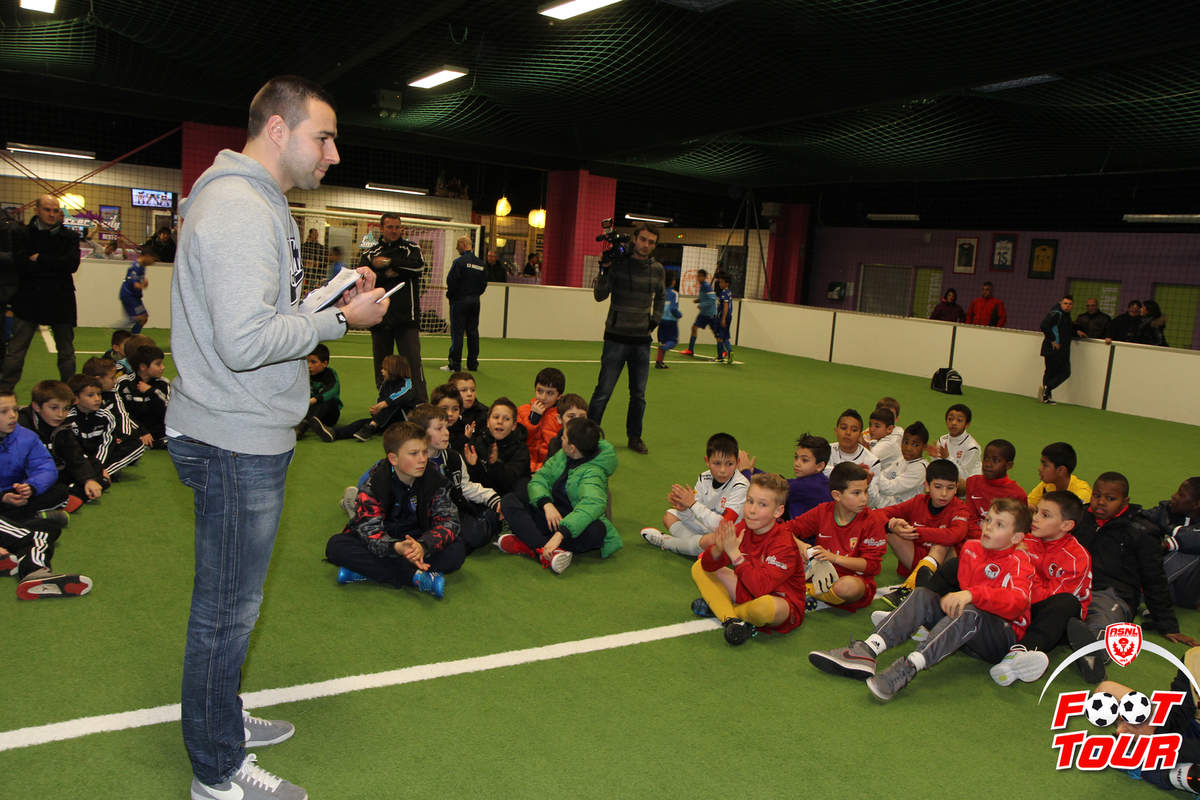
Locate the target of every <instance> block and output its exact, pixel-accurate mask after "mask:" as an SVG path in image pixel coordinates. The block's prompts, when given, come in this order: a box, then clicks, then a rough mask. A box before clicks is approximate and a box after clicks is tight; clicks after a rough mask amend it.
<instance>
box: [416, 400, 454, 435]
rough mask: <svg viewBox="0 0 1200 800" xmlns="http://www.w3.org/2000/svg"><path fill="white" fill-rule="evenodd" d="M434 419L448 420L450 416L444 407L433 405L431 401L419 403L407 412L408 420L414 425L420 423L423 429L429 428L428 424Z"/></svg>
mask: <svg viewBox="0 0 1200 800" xmlns="http://www.w3.org/2000/svg"><path fill="white" fill-rule="evenodd" d="M435 419H440V420H442V421H443V422H449V421H450V416H449V415H448V414H447V413H446V409H444V408H441V407H440V406H435V405H434V404H433V403H421V405H419V406H417V407H416V408H414V409H413V410H412V411H410V412H409V413H408V421H409V422H411V423H412V424H414V425H420V426H421V430H425V431H427V430H429V425H430V424H431V423H432V422H433V421H434V420H435Z"/></svg>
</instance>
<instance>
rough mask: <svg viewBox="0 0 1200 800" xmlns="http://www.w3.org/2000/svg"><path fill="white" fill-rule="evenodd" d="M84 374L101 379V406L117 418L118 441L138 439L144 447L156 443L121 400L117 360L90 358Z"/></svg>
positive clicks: (84, 368)
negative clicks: (117, 387) (118, 391)
mask: <svg viewBox="0 0 1200 800" xmlns="http://www.w3.org/2000/svg"><path fill="white" fill-rule="evenodd" d="M83 374H84V375H87V376H89V377H92V378H95V379H96V380H98V381H100V399H101V406H100V407H101V408H103V409H105V410H107V411H108V412H109V413H110V414H112V415H113V418H114V419H116V421H117V430H116V433H115V434H114V436H115V437H116V440H117V441H118V442H124V441H125V440H126V439H136V440H137V441H138V442H140V444H141V445H142V447H149V446H151V445H152V444H154V437H153V436H152V435H150V434H149V433H147V432H146V431H144V430H142V429H141V428H140V427H139V426H138V424H137V423H136V422H134V421H133V418H132V417H130V416H129V410H128V409H127V408H125V402H124V401H123V400H121V395H120V394H118V393H117V391H116V386H117V383H118V379H117V365H116V362H114V361H113V360H112V359H110V358H89V359H88V360H87V361H85V362H84V364H83Z"/></svg>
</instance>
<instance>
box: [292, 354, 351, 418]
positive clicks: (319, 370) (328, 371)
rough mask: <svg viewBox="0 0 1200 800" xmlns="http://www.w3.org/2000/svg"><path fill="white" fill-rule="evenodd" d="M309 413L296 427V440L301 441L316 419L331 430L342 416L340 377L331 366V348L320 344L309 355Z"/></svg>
mask: <svg viewBox="0 0 1200 800" xmlns="http://www.w3.org/2000/svg"><path fill="white" fill-rule="evenodd" d="M306 360H307V362H308V412H307V413H305V415H304V419H302V420H300V424H299V425H297V426H296V438H297V439H299V438H301V437H302V436H304V434H305V433H306V432H308V429H309V427H311V426H312V420H313V419H314V418H316V419H319V420H321V424H322V425H324V426H325V427H326V428H330V427H332V426H334V425H336V424H337V421H338V417H340V416H341V415H342V387H341V384H340V383H338V375H337V373H336V372H334V371H333V367H331V366H329V348H328V347H326V346H325V345H323V344H318V345H317V346H316V347H314V348H313V351H312V352H311V353H309V354H308V358H307V359H306Z"/></svg>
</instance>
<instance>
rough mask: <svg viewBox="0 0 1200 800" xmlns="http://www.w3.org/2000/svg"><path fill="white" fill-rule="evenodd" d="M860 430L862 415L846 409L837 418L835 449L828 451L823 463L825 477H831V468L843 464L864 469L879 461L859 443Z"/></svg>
mask: <svg viewBox="0 0 1200 800" xmlns="http://www.w3.org/2000/svg"><path fill="white" fill-rule="evenodd" d="M862 429H863V423H862V414H859V413H858V412H857V411H855V410H854V409H853V408H847V409H846V410H845V411H843V412H842V413H841V414H840V415H839V416H838V421H837V427H836V428H835V430H834V433H835V435H836V436H837V447H835V448H833V449H832V450H831V451H830V453H829V461H827V462H826V463H825V474H826V475H832V474H833V468H834V467H836V466H837V465H838V464H841V463H843V462H847V463H850V464H859V465H860V466H862V467H865V468H866V469H874V468H875V465H876V464H877V463H878V461H879V459H877V458H875V454H874V453H872V452H871V450H870V449H869V448H868V447H867V446H866V445H865V444H863V443H862V442H861V441H859V440H860V438H861V436H862Z"/></svg>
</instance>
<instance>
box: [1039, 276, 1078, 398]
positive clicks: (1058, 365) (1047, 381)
mask: <svg viewBox="0 0 1200 800" xmlns="http://www.w3.org/2000/svg"><path fill="white" fill-rule="evenodd" d="M1074 306H1075V298H1073V297H1071V295H1069V294H1064V295H1063V296H1062V299H1061V300H1059V301H1058V303H1057V305H1055V306H1054V308H1052V309H1050V313H1049V314H1047V315H1046V318H1045V319H1043V320H1042V324H1041V329H1042V358H1043V359H1045V361H1046V371H1045V372H1044V373H1043V374H1042V388H1041V391H1040V392H1039V394H1040V397H1039V399H1040V400H1041V401H1042V402H1043V403H1046V404H1048V405H1054V399H1053V398H1052V397H1051V396H1050V394H1051V392H1053V391H1054V390H1055V389H1056V388H1058V387H1059V386H1060V385H1061V384H1062V383H1063V381H1065V380H1066V379H1067V378H1069V377H1071V340H1072V339H1074V338H1075V326H1074V325H1072V324H1071V309H1072V308H1073V307H1074Z"/></svg>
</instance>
